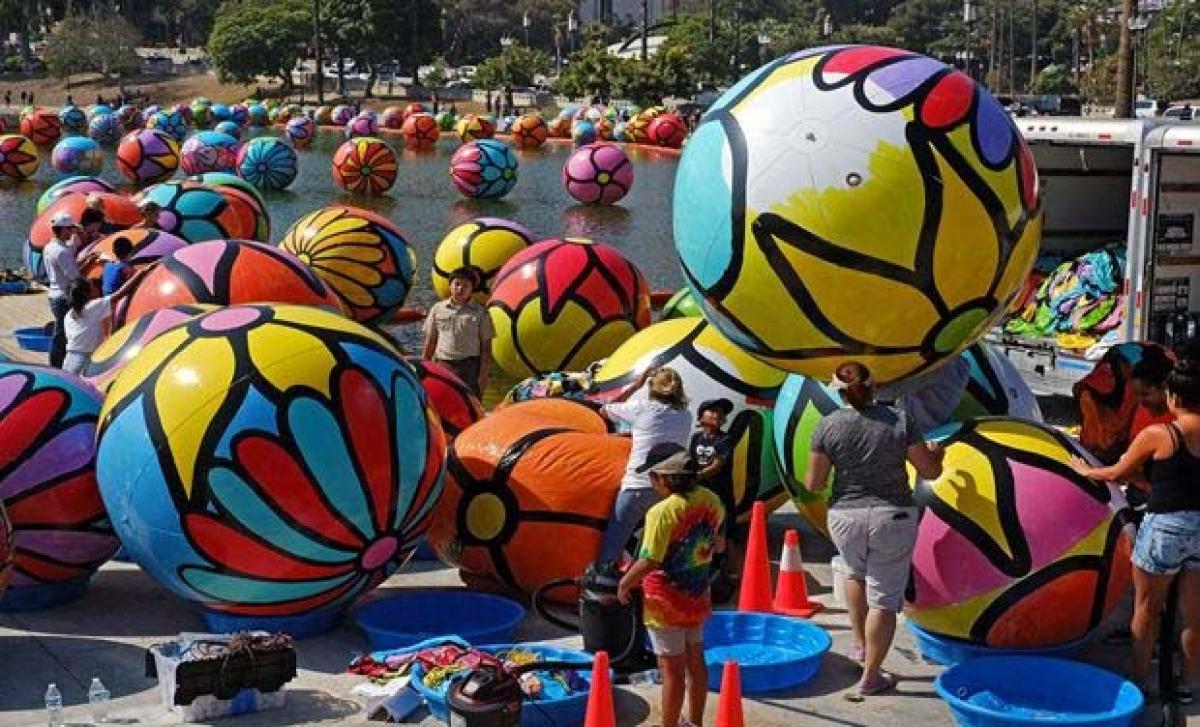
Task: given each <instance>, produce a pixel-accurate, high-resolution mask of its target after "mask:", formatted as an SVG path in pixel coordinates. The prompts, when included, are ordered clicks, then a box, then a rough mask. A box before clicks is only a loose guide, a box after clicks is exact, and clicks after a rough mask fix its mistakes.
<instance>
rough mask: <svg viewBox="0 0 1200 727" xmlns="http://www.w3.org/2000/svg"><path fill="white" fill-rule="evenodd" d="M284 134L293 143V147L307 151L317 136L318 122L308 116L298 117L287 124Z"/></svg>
mask: <svg viewBox="0 0 1200 727" xmlns="http://www.w3.org/2000/svg"><path fill="white" fill-rule="evenodd" d="M283 133H284V135H285V136H286V137H287V138H288V140H289V141H291V142H292V146H294V147H296V148H297V149H307V148H308V146H309V145H310V144H312V140H313V138H314V137H315V136H316V135H317V122H315V121H313V120H312V119H310V118H308V117H307V116H297V117H295V118H294V119H290V120H289V121H288V122H287V125H286V126H284V127H283Z"/></svg>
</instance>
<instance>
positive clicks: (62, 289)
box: [42, 212, 79, 368]
mask: <svg viewBox="0 0 1200 727" xmlns="http://www.w3.org/2000/svg"><path fill="white" fill-rule="evenodd" d="M50 229H51V231H52V232H53V233H54V237H53V238H52V239H51V240H50V242H49V243H48V244H47V245H46V248H45V250H43V253H42V254H43V260H44V262H45V265H46V279H47V281H48V284H49V288H50V293H49V302H50V315H52V316H54V338H53V339H52V340H51V342H50V365H51V366H53V367H55V368H62V364H63V358H64V357H65V356H66V353H67V337H66V332H65V331H64V330H63V317H64V316H65V315H66V314H67V310H68V307H69V306H68V304H67V293H68V292H69V291H70V289H71V283H73V282H74V281H76V280H78V279H79V265H78V263H76V261H75V253H76V251H77V248H78V244H79V235H78V226H77V225H76V224H75V218H73V217H71V215H70V213H67V212H60V213H58V214H56V215H54V217H53V218H51V220H50Z"/></svg>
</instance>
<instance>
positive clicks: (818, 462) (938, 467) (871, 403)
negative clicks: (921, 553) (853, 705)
mask: <svg viewBox="0 0 1200 727" xmlns="http://www.w3.org/2000/svg"><path fill="white" fill-rule="evenodd" d="M831 386H832V387H833V388H835V389H838V390H839V391H840V392H841V395H842V398H843V399H844V400H845V402H846V404H848V405H849V406H848V407H847V408H844V409H839V410H838V411H835V412H833V413H832V414H829V415H828V416H826V417H825V418H824V419H822V420H821V422H820V423H819V424H818V425H817V428H816V430H815V431H814V432H813V435H812V439H811V442H810V449H811V452H810V454H809V465H808V474H807V476H806V478H805V482H804V486H805V487H806V488H808V489H809V490H811V491H813V492H816V491H818V490H821V489H823V488H824V487H825V483H826V482H828V480H829V474H830V471H831V470H832V472H833V496H832V497H831V498H830V505H829V514H828V524H829V536H830V538H831V539H832V540H833V544H834V545H835V546H837V549H838V553H839V554H840V555H841V556H842V559H843V560H844V561H845V563H846V565H847V567H848V568H849V570H850V574H849V576H848V577H847V578H846V583H845V585H846V606H847V610H848V611H849V614H850V628H851V631H852V632H853V635H854V643H853V645H852V646H851V653H850V656H851V658H853V659H854V660H855V661H861V662H862V663H863V673H862V678H861V679H860V680H859V682H858V685H857V686H856V687H855V689H854V690H853V691H852V692H850V693H848V694H847V695H846V696H847V698H848V699H850V700H851V701H862V699H863V697H864V696H867V695H871V694H879V693H880V692H884V691H887V690H888V689H890V688H892V686H894V685H895V679H894V678H893V677H892V676H891V675H890V674H887V673H885V672H883V671H882V670H881V669H880V666H881V665H882V664H883V658H884V656H886V655H887V652H888V649H890V648H891V646H892V637H893V636H894V635H895V632H896V613H897V612H898V611H899V610H900V607H901V606H902V605H903V602H904V589H905V586H907V585H908V571H909V566H910V565H911V563H912V552H913V548H914V547H915V545H916V542H917V508H916V503H915V502H914V501H913V497H912V491H911V490H910V489H909V486H908V471H907V469H906V467H905V463H906V462H911V463H912V465H913V467H915V468H916V470H917V474H918V475H920V476H921V477H923V478H925V479H930V480H932V479H936V478H938V477H940V476H941V474H942V451H941V449H940V448H939V447H937V446H936V445H926V444H925V442H924V441H922V438H921V433H920V431H919V430H918V429H917V426H916V424H915V423H914V422H913V420H912V417H910V416H909V415H907V414H905V413H903V412H899V411H896V410H894V409H891V408H889V407H886V406H883V405H882V404H879V403H877V402H876V401H875V385H874V382H873V381H872V380H871V372H870V370H868V369H867V367H866V366H864V365H862V364H861V363H858V362H855V361H850V362H847V363H843V364H842V365H840V366H838V367H837V371H836V372H835V374H834V377H833V382H832V384H831Z"/></svg>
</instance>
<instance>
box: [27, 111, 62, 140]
mask: <svg viewBox="0 0 1200 727" xmlns="http://www.w3.org/2000/svg"><path fill="white" fill-rule="evenodd" d="M20 127H21V134H22V135H23V136H25V137H27V138H28V139H29V140H30V141H32V142H33V143H34V144H37V145H38V146H51V145H53V144H54V143H55V142H56V141H58V140H59V138H61V137H62V121H60V120H59V118H58V114H56V113H54V112H53V111H49V110H47V109H35V110H34V111H32V112H31V113H29V114H27V115H23V116H22V117H21V123H20Z"/></svg>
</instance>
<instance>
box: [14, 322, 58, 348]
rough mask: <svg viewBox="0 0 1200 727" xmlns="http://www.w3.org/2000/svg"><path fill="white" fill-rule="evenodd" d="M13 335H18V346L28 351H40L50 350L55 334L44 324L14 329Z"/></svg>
mask: <svg viewBox="0 0 1200 727" xmlns="http://www.w3.org/2000/svg"><path fill="white" fill-rule="evenodd" d="M13 336H14V337H16V339H17V345H18V346H20V347H21V348H23V349H25V350H26V351H37V352H38V353H46V352H48V351H49V350H50V343H51V341H52V340H53V339H54V336H53V335H52V334H50V333H47V332H46V329H45V328H43V327H42V326H34V327H33V328H18V329H17V330H15V331H13Z"/></svg>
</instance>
